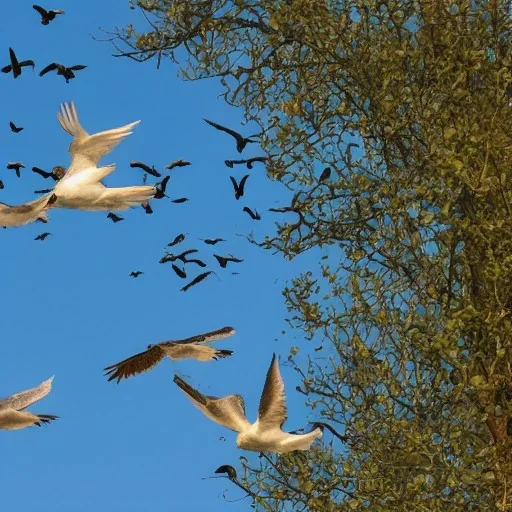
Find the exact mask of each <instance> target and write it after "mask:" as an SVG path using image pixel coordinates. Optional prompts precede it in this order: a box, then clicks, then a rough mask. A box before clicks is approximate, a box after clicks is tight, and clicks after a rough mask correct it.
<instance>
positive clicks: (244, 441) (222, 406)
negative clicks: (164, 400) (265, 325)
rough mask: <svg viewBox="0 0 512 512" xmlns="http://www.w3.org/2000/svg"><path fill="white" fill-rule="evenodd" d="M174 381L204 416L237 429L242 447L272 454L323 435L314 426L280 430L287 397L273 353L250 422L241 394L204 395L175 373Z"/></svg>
mask: <svg viewBox="0 0 512 512" xmlns="http://www.w3.org/2000/svg"><path fill="white" fill-rule="evenodd" d="M174 382H175V383H176V384H177V385H178V387H179V388H180V389H181V390H182V391H183V392H184V393H185V394H186V395H187V396H188V398H189V399H190V400H191V402H192V403H193V405H194V406H195V407H197V408H198V409H199V410H200V411H201V412H202V413H203V414H204V415H205V416H207V417H208V418H210V419H211V420H212V421H214V422H215V423H218V424H219V425H222V426H224V427H227V428H229V429H231V430H234V431H235V432H237V433H238V436H237V439H236V444H237V446H238V447H239V448H242V449H244V450H249V451H254V452H274V453H287V452H291V451H295V450H309V448H310V447H311V443H313V441H314V440H315V439H316V438H317V437H321V436H322V429H321V428H315V429H314V430H312V431H311V432H309V433H307V434H292V433H289V432H283V430H282V426H283V424H284V422H285V421H286V397H285V394H284V382H283V379H282V377H281V373H280V371H279V363H278V361H277V359H276V355H275V354H274V356H273V357H272V361H271V363H270V367H269V369H268V371H267V376H266V379H265V385H264V386H263V392H262V394H261V399H260V406H259V412H258V419H257V420H256V421H255V422H254V423H252V424H251V423H250V422H249V421H248V420H247V417H246V415H245V403H244V399H243V397H242V396H240V395H228V396H226V397H223V398H216V397H213V396H205V395H202V394H201V393H200V392H199V391H197V390H196V389H194V388H193V387H192V386H190V385H189V384H187V383H186V382H185V381H184V380H183V379H181V378H180V377H178V376H177V375H176V376H175V377H174Z"/></svg>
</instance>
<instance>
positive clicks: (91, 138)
mask: <svg viewBox="0 0 512 512" xmlns="http://www.w3.org/2000/svg"><path fill="white" fill-rule="evenodd" d="M57 118H58V120H59V123H60V125H61V126H62V128H63V129H64V130H65V131H66V132H68V133H69V134H70V135H72V136H73V141H72V142H71V144H70V145H69V153H70V154H71V165H70V166H69V168H68V170H67V172H66V173H65V175H64V176H63V178H62V179H61V180H60V181H59V182H58V183H57V184H56V185H55V188H54V190H53V191H54V194H55V195H56V196H57V200H56V202H55V203H54V204H53V207H55V208H76V209H80V210H89V211H99V210H101V211H104V210H110V211H119V210H125V209H126V208H130V207H132V206H138V205H140V204H143V203H146V202H147V201H149V200H150V199H152V198H153V197H154V196H155V193H156V191H157V190H156V188H155V187H150V186H146V185H144V186H133V187H121V188H112V187H106V186H105V185H104V184H103V183H102V182H101V180H102V179H103V178H105V177H106V176H108V175H109V174H110V173H111V172H113V171H114V169H115V165H109V166H106V167H97V164H98V162H99V160H100V158H101V157H103V156H104V155H106V154H107V153H109V152H110V151H111V150H112V149H114V147H115V146H117V144H119V142H121V140H122V139H124V138H125V137H127V136H128V135H130V134H131V133H132V132H131V131H130V130H131V129H132V128H133V127H134V126H136V125H137V124H138V123H139V121H135V122H134V123H130V124H127V125H125V126H121V127H120V128H114V129H112V130H106V131H104V132H99V133H95V134H93V135H89V134H88V133H87V132H86V131H85V130H84V129H83V128H82V126H81V124H80V122H79V120H78V114H77V111H76V108H75V106H74V104H73V103H64V104H63V105H61V112H60V113H58V114H57Z"/></svg>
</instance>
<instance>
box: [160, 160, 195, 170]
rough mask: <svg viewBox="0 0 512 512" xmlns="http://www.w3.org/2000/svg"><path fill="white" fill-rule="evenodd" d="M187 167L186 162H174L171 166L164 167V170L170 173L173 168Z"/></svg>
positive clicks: (187, 163)
mask: <svg viewBox="0 0 512 512" xmlns="http://www.w3.org/2000/svg"><path fill="white" fill-rule="evenodd" d="M187 165H190V162H189V161H188V160H175V161H174V162H172V163H171V164H169V165H166V166H165V168H166V169H169V170H170V171H171V170H172V169H174V168H175V167H186V166H187Z"/></svg>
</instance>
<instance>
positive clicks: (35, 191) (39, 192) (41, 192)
mask: <svg viewBox="0 0 512 512" xmlns="http://www.w3.org/2000/svg"><path fill="white" fill-rule="evenodd" d="M52 190H53V189H51V188H44V189H43V190H34V194H48V193H50V192H51V191H52Z"/></svg>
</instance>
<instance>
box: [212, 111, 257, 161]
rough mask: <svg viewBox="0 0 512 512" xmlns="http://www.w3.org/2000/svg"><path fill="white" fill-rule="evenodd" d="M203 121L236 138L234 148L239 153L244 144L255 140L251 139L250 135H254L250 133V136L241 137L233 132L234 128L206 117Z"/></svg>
mask: <svg viewBox="0 0 512 512" xmlns="http://www.w3.org/2000/svg"><path fill="white" fill-rule="evenodd" d="M205 121H206V122H207V123H208V124H209V125H210V126H213V127H214V128H216V129H217V130H220V131H221V132H226V133H228V134H229V135H231V136H232V137H234V138H235V140H236V150H237V151H238V152H239V153H241V152H242V151H243V150H244V148H245V146H247V144H249V143H251V142H253V143H254V142H257V141H256V140H252V139H251V137H254V135H251V137H243V136H242V135H240V134H239V133H238V132H235V131H234V130H231V129H230V128H226V127H225V126H222V125H220V124H217V123H214V122H213V121H208V119H205Z"/></svg>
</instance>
